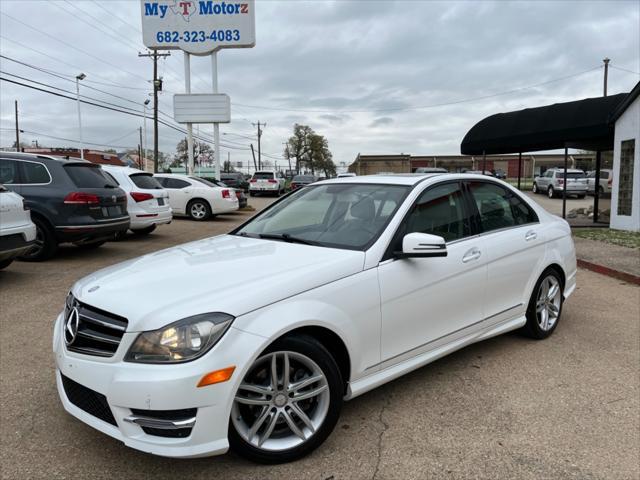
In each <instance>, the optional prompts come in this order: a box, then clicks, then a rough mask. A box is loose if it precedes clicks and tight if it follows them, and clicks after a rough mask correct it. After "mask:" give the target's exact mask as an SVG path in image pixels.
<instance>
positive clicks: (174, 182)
mask: <svg viewBox="0 0 640 480" xmlns="http://www.w3.org/2000/svg"><path fill="white" fill-rule="evenodd" d="M189 186H191V184H190V183H189V182H186V181H184V180H180V179H178V178H165V181H164V187H165V188H173V189H180V188H186V187H189Z"/></svg>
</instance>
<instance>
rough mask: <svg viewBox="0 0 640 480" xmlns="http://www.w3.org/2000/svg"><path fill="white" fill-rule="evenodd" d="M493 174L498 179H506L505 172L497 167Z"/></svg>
mask: <svg viewBox="0 0 640 480" xmlns="http://www.w3.org/2000/svg"><path fill="white" fill-rule="evenodd" d="M493 174H494V176H495V177H496V178H499V179H500V180H506V179H507V174H506V173H505V171H504V170H500V169H498V170H496V171H495V172H494V173H493Z"/></svg>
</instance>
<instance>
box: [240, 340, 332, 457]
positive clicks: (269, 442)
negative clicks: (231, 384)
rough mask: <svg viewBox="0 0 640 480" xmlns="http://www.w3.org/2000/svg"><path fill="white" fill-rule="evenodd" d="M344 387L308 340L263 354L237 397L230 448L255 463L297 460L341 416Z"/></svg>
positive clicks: (281, 345) (319, 346)
mask: <svg viewBox="0 0 640 480" xmlns="http://www.w3.org/2000/svg"><path fill="white" fill-rule="evenodd" d="M343 394H344V386H343V382H342V376H341V374H340V370H339V369H338V366H337V365H336V362H335V360H334V359H333V357H332V356H331V354H330V353H329V352H328V351H327V349H326V348H324V346H323V345H322V344H321V343H320V342H318V341H317V340H316V339H314V338H312V337H309V336H307V335H295V336H290V337H285V338H282V339H279V340H277V341H276V342H274V343H273V344H272V345H271V346H270V347H269V348H267V350H265V351H264V352H263V353H262V354H261V355H260V356H259V357H258V359H257V360H256V361H255V362H254V363H253V365H252V366H251V367H250V368H249V370H248V371H247V373H246V375H245V377H244V379H243V380H242V384H241V386H240V387H239V389H238V391H237V392H236V395H235V399H234V402H233V407H232V409H231V419H230V421H229V444H230V445H231V448H233V450H234V451H236V452H237V453H238V454H240V455H242V456H243V457H245V458H247V459H249V460H252V461H254V462H259V463H284V462H290V461H293V460H297V459H299V458H301V457H304V456H305V455H307V454H309V453H310V452H311V451H313V450H314V449H316V448H317V447H318V446H320V445H321V444H322V443H323V442H324V441H325V440H326V438H327V437H328V436H329V435H330V434H331V432H332V431H333V428H334V427H335V425H336V423H337V421H338V418H339V416H340V410H341V408H342V396H343Z"/></svg>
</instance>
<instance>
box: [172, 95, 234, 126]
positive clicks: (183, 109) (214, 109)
mask: <svg viewBox="0 0 640 480" xmlns="http://www.w3.org/2000/svg"><path fill="white" fill-rule="evenodd" d="M173 118H174V120H175V121H176V122H178V123H229V122H230V121H231V100H230V99H229V95H227V94H224V93H180V94H176V95H174V96H173Z"/></svg>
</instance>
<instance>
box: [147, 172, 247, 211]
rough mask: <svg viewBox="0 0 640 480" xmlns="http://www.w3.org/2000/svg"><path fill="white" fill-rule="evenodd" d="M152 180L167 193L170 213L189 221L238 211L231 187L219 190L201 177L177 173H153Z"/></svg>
mask: <svg viewBox="0 0 640 480" xmlns="http://www.w3.org/2000/svg"><path fill="white" fill-rule="evenodd" d="M154 177H155V178H156V179H157V180H158V182H160V185H162V187H163V188H164V189H165V190H167V192H169V202H170V203H171V208H172V209H173V213H174V214H177V215H188V216H189V217H191V218H192V219H193V220H207V219H208V218H210V217H212V216H215V215H219V214H221V213H229V212H234V211H236V210H238V208H239V205H238V198H237V196H236V192H235V190H234V189H233V188H223V187H218V186H217V185H214V184H213V183H211V182H208V181H206V180H204V179H202V178H198V177H194V176H190V175H181V174H178V173H156V174H155V175H154Z"/></svg>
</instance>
